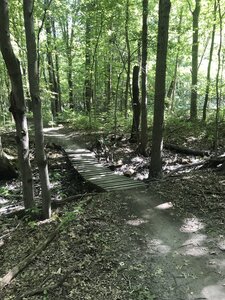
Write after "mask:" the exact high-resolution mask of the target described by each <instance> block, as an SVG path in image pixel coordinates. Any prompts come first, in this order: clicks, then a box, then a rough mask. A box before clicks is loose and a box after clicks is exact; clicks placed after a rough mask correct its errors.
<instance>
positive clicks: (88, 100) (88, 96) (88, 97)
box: [84, 3, 93, 120]
mask: <svg viewBox="0 0 225 300" xmlns="http://www.w3.org/2000/svg"><path fill="white" fill-rule="evenodd" d="M90 4H91V3H90ZM90 4H89V5H90ZM89 5H87V10H86V32H85V41H86V45H85V83H84V86H85V106H86V112H87V114H88V115H89V119H90V120H91V107H92V94H93V92H92V82H91V40H90V39H91V36H90V35H91V26H90V17H89V9H90V8H89Z"/></svg>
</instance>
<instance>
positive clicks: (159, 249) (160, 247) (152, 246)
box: [147, 239, 171, 255]
mask: <svg viewBox="0 0 225 300" xmlns="http://www.w3.org/2000/svg"><path fill="white" fill-rule="evenodd" d="M147 247H148V252H149V253H152V254H155V253H157V254H162V255H163V254H164V255H165V254H168V253H169V252H170V251H171V247H170V246H168V245H164V244H163V242H162V241H161V240H159V239H152V240H148V241H147Z"/></svg>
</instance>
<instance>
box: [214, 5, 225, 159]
mask: <svg viewBox="0 0 225 300" xmlns="http://www.w3.org/2000/svg"><path fill="white" fill-rule="evenodd" d="M220 5H221V4H220V0H218V11H219V27H220V32H219V48H218V53H217V56H218V67H217V73H216V124H215V125H216V126H215V136H214V148H215V151H216V153H215V156H217V150H218V140H219V119H220V105H221V93H220V87H219V80H220V71H221V52H222V39H223V16H224V14H222V12H221V6H220Z"/></svg>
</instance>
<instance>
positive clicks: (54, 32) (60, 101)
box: [52, 20, 62, 112]
mask: <svg viewBox="0 0 225 300" xmlns="http://www.w3.org/2000/svg"><path fill="white" fill-rule="evenodd" d="M52 32H53V37H54V50H55V73H56V85H57V91H58V111H59V112H62V92H61V86H60V75H59V55H58V51H57V45H56V43H55V41H56V38H57V37H56V29H55V21H54V20H52Z"/></svg>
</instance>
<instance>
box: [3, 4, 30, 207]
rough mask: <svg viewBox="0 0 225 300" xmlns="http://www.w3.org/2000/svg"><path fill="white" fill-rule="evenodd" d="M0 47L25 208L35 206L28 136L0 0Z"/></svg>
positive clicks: (5, 7)
mask: <svg viewBox="0 0 225 300" xmlns="http://www.w3.org/2000/svg"><path fill="white" fill-rule="evenodd" d="M0 48H1V52H2V56H3V59H4V61H5V64H6V67H7V71H8V74H9V77H10V81H11V89H12V90H11V94H10V105H11V106H10V111H11V112H12V115H13V118H14V120H15V124H16V142H17V150H18V160H19V167H20V171H21V177H22V184H23V199H24V205H25V208H32V207H34V206H35V203H34V193H33V180H32V173H31V166H30V159H29V137H28V127H27V118H26V115H25V111H26V108H25V99H24V91H23V83H22V75H21V71H20V63H19V60H18V59H17V57H16V56H15V54H14V52H13V48H12V44H11V41H10V32H9V13H8V1H7V0H2V1H0Z"/></svg>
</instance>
